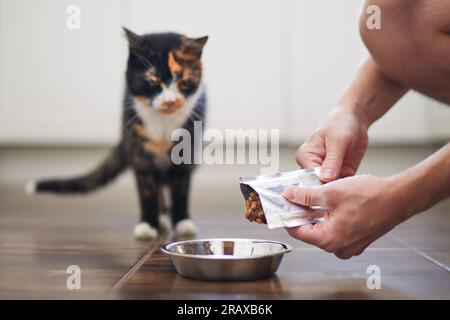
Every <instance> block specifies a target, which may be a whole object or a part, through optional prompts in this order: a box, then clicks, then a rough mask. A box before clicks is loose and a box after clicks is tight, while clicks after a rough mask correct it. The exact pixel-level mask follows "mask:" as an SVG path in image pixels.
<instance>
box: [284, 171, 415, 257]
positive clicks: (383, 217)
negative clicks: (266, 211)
mask: <svg viewBox="0 0 450 320" xmlns="http://www.w3.org/2000/svg"><path fill="white" fill-rule="evenodd" d="M399 189H401V188H399V187H398V185H397V183H396V180H395V179H393V178H380V177H375V176H367V175H361V176H354V177H348V178H343V179H340V180H336V181H333V182H330V183H327V184H324V185H322V186H319V187H315V188H304V187H294V186H292V187H287V188H286V189H285V190H284V192H283V196H284V197H285V198H286V199H288V200H289V201H291V202H294V203H297V204H300V205H303V206H320V207H322V208H324V209H325V216H324V221H323V222H319V223H316V224H309V225H303V226H300V227H293V228H286V230H287V231H288V233H289V235H291V236H292V237H294V238H296V239H298V240H302V241H305V242H307V243H310V244H313V245H316V246H318V247H320V248H322V249H324V250H326V251H328V252H332V253H334V254H335V255H336V256H337V257H338V258H341V259H348V258H351V257H352V256H355V255H359V254H361V253H362V252H363V251H364V250H365V249H366V248H367V246H368V245H370V244H371V243H372V242H373V241H375V240H376V239H378V238H379V237H381V236H382V235H384V234H385V233H387V232H388V231H389V230H391V229H392V228H394V227H395V226H396V225H397V224H399V223H400V222H402V221H404V220H405V219H407V218H408V217H407V216H406V215H407V210H405V205H403V202H404V201H402V200H401V198H402V194H401V190H399Z"/></svg>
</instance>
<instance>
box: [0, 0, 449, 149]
mask: <svg viewBox="0 0 450 320" xmlns="http://www.w3.org/2000/svg"><path fill="white" fill-rule="evenodd" d="M70 4H77V5H79V6H80V7H81V10H82V20H81V21H82V26H81V30H77V31H71V30H68V29H67V28H66V19H67V13H66V8H67V6H68V5H70ZM360 9H361V3H360V1H359V0H346V1H331V0H283V1H279V0H245V1H242V0H227V1H211V0H189V1H186V0H130V1H120V0H96V1H89V0H83V1H81V0H70V1H68V0H39V1H33V0H0V50H1V51H0V144H17V143H19V144H20V143H24V144H29V143H39V144H42V143H44V144H51V143H56V144H61V143H62V144H97V143H114V142H115V141H116V140H117V139H118V133H119V123H120V110H121V96H122V91H123V72H124V67H125V59H126V43H125V40H124V38H123V36H122V32H121V29H120V26H121V25H122V24H123V25H125V26H127V27H129V28H131V29H133V30H135V31H136V32H157V31H167V30H173V31H178V32H182V33H185V34H187V35H190V36H202V35H204V34H207V35H209V36H210V38H209V41H208V44H207V46H206V48H205V55H204V59H205V63H204V64H205V79H206V83H207V88H208V92H209V97H210V111H209V119H208V120H209V122H208V126H209V127H216V128H220V129H225V128H249V127H251V128H280V129H281V135H282V139H283V140H284V141H287V142H292V143H298V142H299V141H301V140H303V139H305V138H306V137H307V136H308V135H309V134H310V133H311V131H312V130H313V129H314V128H315V127H316V125H317V123H318V122H319V121H320V119H321V117H322V116H323V115H324V114H326V112H327V111H328V110H329V109H330V108H331V107H332V106H333V105H334V104H335V103H336V101H337V99H338V98H339V95H340V94H341V92H342V90H343V89H344V88H345V87H346V86H347V85H348V83H349V81H350V80H351V77H352V75H353V73H354V71H355V69H356V68H357V66H358V65H359V64H360V63H361V62H362V61H363V59H364V57H365V56H366V55H367V53H366V52H365V50H364V48H363V46H362V44H361V42H360V40H359V35H358V30H357V23H358V21H357V20H358V16H359V11H360ZM447 109H448V108H447ZM448 123H450V110H446V109H445V108H443V107H442V106H440V105H439V104H438V103H437V102H433V101H431V100H429V99H426V98H424V97H422V96H420V95H418V94H409V95H408V96H407V97H405V98H404V99H402V101H401V102H400V103H399V105H398V106H397V107H395V108H394V109H393V110H392V111H390V112H389V113H388V114H387V115H386V116H385V117H384V118H383V119H382V121H380V122H378V123H377V124H375V125H374V126H373V128H372V129H371V137H372V141H376V142H423V141H430V140H433V139H435V138H441V139H448V137H449V136H450V126H449V125H448Z"/></svg>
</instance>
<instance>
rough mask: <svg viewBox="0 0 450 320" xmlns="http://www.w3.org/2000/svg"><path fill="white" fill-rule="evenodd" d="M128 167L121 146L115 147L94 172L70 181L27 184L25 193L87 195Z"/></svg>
mask: <svg viewBox="0 0 450 320" xmlns="http://www.w3.org/2000/svg"><path fill="white" fill-rule="evenodd" d="M127 166H128V163H127V160H126V157H125V151H124V149H123V146H122V144H120V145H119V146H117V147H115V148H114V149H113V150H112V152H111V153H110V155H109V156H108V157H107V158H106V159H105V160H104V161H103V163H102V164H101V165H100V166H98V167H97V168H96V169H95V170H93V171H91V172H89V173H88V174H86V175H84V176H79V177H74V178H70V179H50V180H41V181H37V182H33V181H31V182H28V184H27V185H26V187H25V189H26V191H27V193H29V194H33V193H37V192H49V193H59V194H70V193H88V192H91V191H94V190H95V189H97V188H99V187H102V186H104V185H106V184H107V183H109V182H111V181H112V180H113V179H114V178H115V177H117V176H118V175H119V174H120V173H121V172H122V171H124V170H125V169H126V168H127Z"/></svg>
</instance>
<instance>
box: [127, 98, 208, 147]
mask: <svg viewBox="0 0 450 320" xmlns="http://www.w3.org/2000/svg"><path fill="white" fill-rule="evenodd" d="M199 92H200V90H198V91H197V92H196V93H195V94H194V95H192V96H191V97H189V98H188V99H186V100H185V103H184V105H183V106H182V107H181V108H179V109H178V110H176V111H175V112H173V113H172V114H164V113H162V112H160V111H158V110H157V109H156V108H154V107H153V106H151V105H145V104H143V102H142V101H141V100H139V99H134V108H135V110H136V112H137V114H138V116H139V118H140V119H141V120H142V122H143V125H144V128H145V131H147V133H148V136H149V138H150V139H151V140H154V141H167V142H170V141H171V135H172V132H173V131H174V130H175V129H178V128H181V127H182V126H183V124H184V123H185V122H186V120H187V119H188V118H189V117H190V115H191V113H192V109H193V108H194V107H195V103H196V102H197V99H198V94H199Z"/></svg>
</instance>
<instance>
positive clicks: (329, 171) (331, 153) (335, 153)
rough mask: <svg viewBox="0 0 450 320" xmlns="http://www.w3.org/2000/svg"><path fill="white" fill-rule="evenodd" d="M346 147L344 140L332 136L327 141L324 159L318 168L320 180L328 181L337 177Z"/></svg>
mask: <svg viewBox="0 0 450 320" xmlns="http://www.w3.org/2000/svg"><path fill="white" fill-rule="evenodd" d="M346 149H347V146H346V143H345V141H344V140H341V139H335V138H332V139H329V140H328V141H327V145H326V156H325V160H324V161H323V163H322V166H321V168H320V180H322V181H324V182H330V181H333V180H335V179H337V178H339V174H340V172H341V167H342V162H343V160H344V156H345V151H346Z"/></svg>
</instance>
